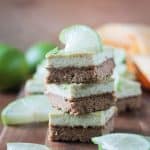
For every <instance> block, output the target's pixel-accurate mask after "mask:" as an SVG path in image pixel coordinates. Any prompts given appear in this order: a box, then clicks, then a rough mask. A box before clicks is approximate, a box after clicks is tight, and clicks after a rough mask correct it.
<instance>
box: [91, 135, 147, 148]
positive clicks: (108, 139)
mask: <svg viewBox="0 0 150 150" xmlns="http://www.w3.org/2000/svg"><path fill="white" fill-rule="evenodd" d="M92 141H93V143H95V144H98V145H101V148H100V146H99V148H100V149H102V150H103V149H104V150H149V149H150V144H149V142H148V141H147V140H146V139H145V138H144V137H143V136H141V135H137V134H129V133H112V134H107V135H103V136H100V137H94V138H92Z"/></svg>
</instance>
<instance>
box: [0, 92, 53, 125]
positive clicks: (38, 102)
mask: <svg viewBox="0 0 150 150" xmlns="http://www.w3.org/2000/svg"><path fill="white" fill-rule="evenodd" d="M50 106H51V105H50V102H49V100H48V98H47V97H46V96H44V95H32V96H27V97H24V98H20V99H18V100H16V101H14V102H12V103H10V104H8V106H6V108H4V110H3V111H2V114H1V117H2V122H3V124H5V125H15V124H26V123H32V122H46V121H48V113H49V110H50Z"/></svg>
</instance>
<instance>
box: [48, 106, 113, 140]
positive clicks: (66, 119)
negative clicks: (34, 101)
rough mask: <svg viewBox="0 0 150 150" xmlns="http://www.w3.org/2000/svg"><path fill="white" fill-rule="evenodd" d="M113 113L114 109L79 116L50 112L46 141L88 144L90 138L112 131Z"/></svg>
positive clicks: (56, 111) (57, 111)
mask: <svg viewBox="0 0 150 150" xmlns="http://www.w3.org/2000/svg"><path fill="white" fill-rule="evenodd" d="M115 113H116V107H110V108H109V109H107V110H105V111H97V112H93V113H89V114H85V115H80V116H72V115H70V114H68V113H63V112H62V111H60V110H55V111H54V110H51V111H50V114H49V130H48V140H49V141H51V140H52V141H80V142H89V141H90V139H91V138H92V137H95V136H100V135H102V134H106V133H109V132H111V131H113V124H114V116H115Z"/></svg>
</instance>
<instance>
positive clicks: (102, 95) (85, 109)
mask: <svg viewBox="0 0 150 150" xmlns="http://www.w3.org/2000/svg"><path fill="white" fill-rule="evenodd" d="M46 94H47V95H48V97H49V99H50V102H51V104H52V106H53V107H56V108H57V109H61V110H62V111H64V112H68V113H70V114H73V115H80V114H85V113H89V112H95V111H99V110H105V109H107V108H109V107H110V106H112V105H114V104H115V100H116V99H115V97H114V81H113V79H110V80H108V81H103V83H93V84H92V83H91V84H82V83H81V84H76V83H72V84H47V85H46Z"/></svg>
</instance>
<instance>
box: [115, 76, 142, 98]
mask: <svg viewBox="0 0 150 150" xmlns="http://www.w3.org/2000/svg"><path fill="white" fill-rule="evenodd" d="M119 84H120V85H119V89H115V95H116V97H117V98H126V97H131V96H138V95H141V94H142V90H141V85H140V83H138V82H136V81H131V80H128V79H123V78H121V79H120V83H119Z"/></svg>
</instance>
